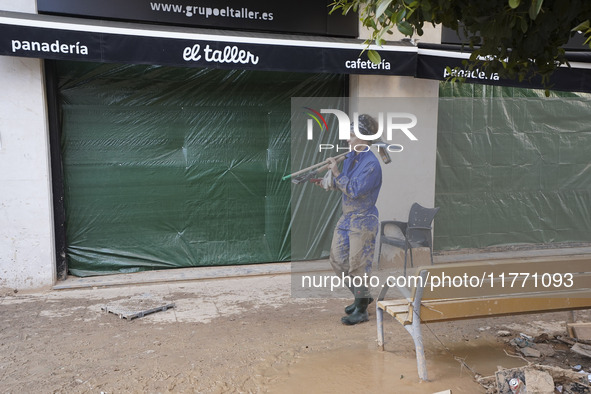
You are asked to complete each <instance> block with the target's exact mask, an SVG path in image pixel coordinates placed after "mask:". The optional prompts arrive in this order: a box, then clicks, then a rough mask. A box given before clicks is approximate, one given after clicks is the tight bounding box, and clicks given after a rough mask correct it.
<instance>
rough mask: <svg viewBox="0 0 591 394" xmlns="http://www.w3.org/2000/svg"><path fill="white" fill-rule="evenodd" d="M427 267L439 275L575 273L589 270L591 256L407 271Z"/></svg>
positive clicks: (464, 264)
mask: <svg viewBox="0 0 591 394" xmlns="http://www.w3.org/2000/svg"><path fill="white" fill-rule="evenodd" d="M424 269H428V270H429V271H430V272H431V273H432V274H433V275H439V274H440V273H441V271H446V272H447V273H448V274H450V275H463V274H464V273H468V274H470V275H472V274H474V275H477V274H478V273H479V272H483V271H487V272H492V273H493V274H495V275H497V274H501V273H503V272H529V273H530V274H532V273H534V272H542V273H544V272H550V273H568V272H572V273H576V272H590V271H591V256H589V255H571V256H544V257H535V258H518V259H505V260H490V261H476V262H459V263H446V264H435V265H428V266H421V267H417V268H416V269H415V270H414V271H413V270H412V269H411V270H410V271H409V272H410V273H412V274H413V275H418V272H420V271H421V270H424Z"/></svg>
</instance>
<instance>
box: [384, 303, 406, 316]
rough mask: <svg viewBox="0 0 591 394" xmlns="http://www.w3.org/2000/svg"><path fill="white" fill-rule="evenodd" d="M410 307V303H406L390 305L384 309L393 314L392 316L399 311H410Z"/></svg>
mask: <svg viewBox="0 0 591 394" xmlns="http://www.w3.org/2000/svg"><path fill="white" fill-rule="evenodd" d="M408 308H410V304H409V303H406V304H404V305H390V306H387V307H386V308H385V309H384V311H385V312H386V313H387V314H389V315H391V316H396V315H397V314H399V313H406V312H408Z"/></svg>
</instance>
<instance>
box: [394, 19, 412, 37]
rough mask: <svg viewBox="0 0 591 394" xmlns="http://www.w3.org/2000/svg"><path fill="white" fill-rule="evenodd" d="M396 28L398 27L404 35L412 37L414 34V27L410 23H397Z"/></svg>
mask: <svg viewBox="0 0 591 394" xmlns="http://www.w3.org/2000/svg"><path fill="white" fill-rule="evenodd" d="M396 26H397V27H398V31H399V32H401V33H402V34H404V35H405V36H409V37H410V36H412V33H413V32H414V29H413V28H412V25H411V24H410V23H408V22H407V21H402V22H400V23H397V24H396Z"/></svg>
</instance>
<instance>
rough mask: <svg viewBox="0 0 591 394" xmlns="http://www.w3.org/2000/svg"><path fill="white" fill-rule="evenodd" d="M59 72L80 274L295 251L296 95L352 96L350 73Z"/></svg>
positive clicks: (101, 67)
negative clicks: (347, 78) (293, 136)
mask: <svg viewBox="0 0 591 394" xmlns="http://www.w3.org/2000/svg"><path fill="white" fill-rule="evenodd" d="M58 78H59V100H60V108H61V123H62V130H61V133H62V154H63V166H64V183H65V207H66V242H67V260H68V264H69V271H70V273H71V274H74V275H79V276H86V275H99V274H108V273H120V272H135V271H141V270H148V269H162V268H173V267H190V266H209V265H231V264H250V263H264V262H275V261H287V260H290V259H291V250H290V249H291V247H290V224H291V220H292V219H291V208H290V185H291V184H290V182H289V181H287V182H286V181H281V177H282V176H284V175H285V174H288V173H289V172H290V171H291V163H290V151H291V143H292V141H291V132H290V116H291V115H290V99H291V97H297V96H305V97H314V96H337V97H338V96H341V97H342V96H343V95H344V92H345V88H346V85H345V77H344V76H339V75H328V74H323V75H316V74H297V73H274V72H255V71H226V70H210V69H207V70H205V69H203V70H200V69H180V68H179V69H177V68H171V67H159V66H142V65H135V66H129V65H113V64H91V63H74V62H59V63H58ZM314 198H317V196H314ZM326 198H328V196H327V197H326ZM304 203H305V201H304ZM302 214H305V212H303V213H302ZM322 214H323V215H325V216H324V217H321V218H320V219H322V220H325V221H330V220H331V217H332V215H335V213H334V211H333V212H330V211H328V212H326V213H322ZM312 231H326V230H325V229H323V228H319V229H316V230H314V229H313V230H312ZM329 231H332V229H330V230H329ZM312 239H313V240H316V241H317V240H318V239H322V240H323V243H328V244H329V243H330V237H326V236H324V235H323V234H320V233H317V234H313V236H312ZM326 250H328V246H327V245H324V244H322V245H309V250H308V252H307V254H306V257H307V258H320V257H325V255H323V253H325V252H324V251H326Z"/></svg>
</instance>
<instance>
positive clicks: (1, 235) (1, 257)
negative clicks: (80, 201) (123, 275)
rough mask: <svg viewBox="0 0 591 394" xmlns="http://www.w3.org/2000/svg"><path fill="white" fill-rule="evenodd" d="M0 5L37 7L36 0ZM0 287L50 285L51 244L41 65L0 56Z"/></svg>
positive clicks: (1, 5) (11, 0)
mask: <svg viewBox="0 0 591 394" xmlns="http://www.w3.org/2000/svg"><path fill="white" fill-rule="evenodd" d="M0 10H3V11H17V12H29V13H35V12H36V3H35V0H0ZM0 86H1V87H2V89H1V90H0V92H1V93H0V103H1V105H0V289H3V290H6V289H18V290H23V289H40V288H47V287H49V286H51V285H53V284H54V282H55V278H56V274H55V257H54V254H55V246H54V237H53V216H52V215H53V207H52V199H51V179H50V175H49V174H50V170H49V143H48V130H47V114H46V101H45V88H44V80H43V64H42V62H41V61H40V60H38V59H24V58H14V57H6V56H0Z"/></svg>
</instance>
